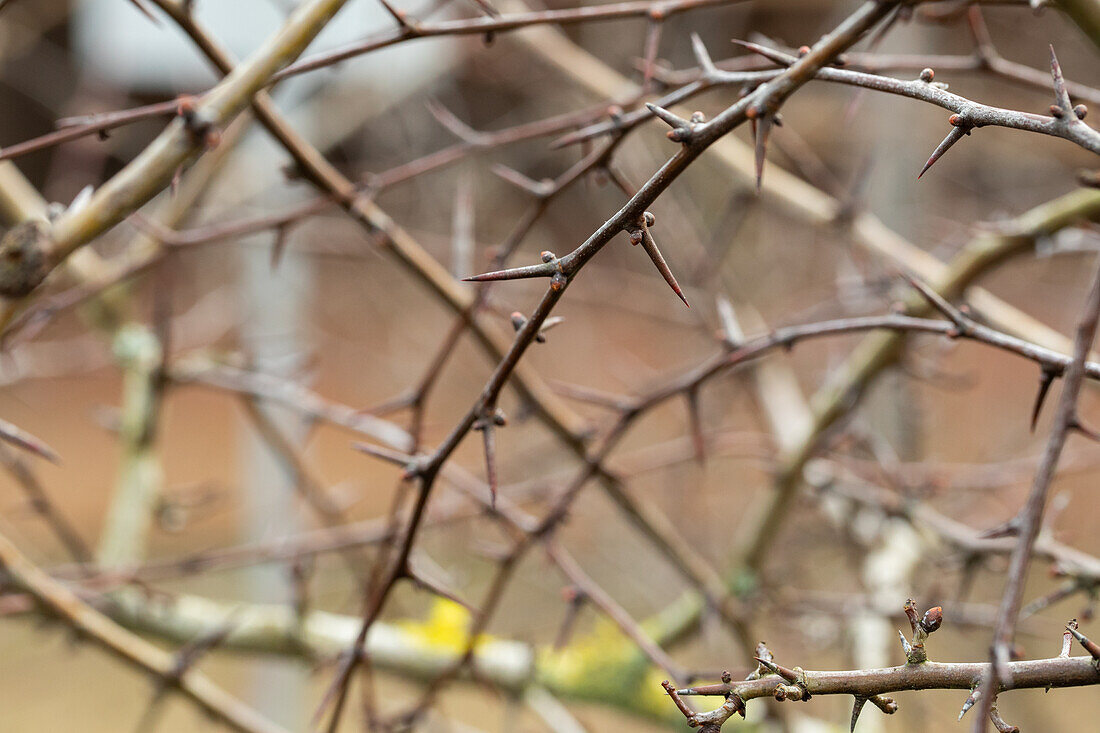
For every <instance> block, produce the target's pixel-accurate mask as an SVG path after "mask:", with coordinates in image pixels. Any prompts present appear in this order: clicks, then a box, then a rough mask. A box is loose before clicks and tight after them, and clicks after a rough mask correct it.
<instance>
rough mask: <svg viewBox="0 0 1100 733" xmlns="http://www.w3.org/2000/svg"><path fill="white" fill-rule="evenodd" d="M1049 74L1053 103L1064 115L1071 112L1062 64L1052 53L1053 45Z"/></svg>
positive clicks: (1071, 104)
mask: <svg viewBox="0 0 1100 733" xmlns="http://www.w3.org/2000/svg"><path fill="white" fill-rule="evenodd" d="M1050 76H1051V78H1052V79H1053V80H1054V103H1055V104H1057V105H1058V106H1059V107H1061V108H1062V112H1063V113H1064V114H1065V115H1069V114H1070V113H1071V109H1072V108H1073V103H1072V102H1070V101H1069V92H1067V91H1066V80H1065V77H1063V76H1062V66H1061V64H1059V63H1058V57H1057V56H1055V55H1054V45H1053V44H1051V46H1050Z"/></svg>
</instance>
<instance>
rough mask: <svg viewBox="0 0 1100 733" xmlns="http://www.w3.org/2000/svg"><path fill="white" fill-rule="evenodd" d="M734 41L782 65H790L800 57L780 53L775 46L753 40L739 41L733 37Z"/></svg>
mask: <svg viewBox="0 0 1100 733" xmlns="http://www.w3.org/2000/svg"><path fill="white" fill-rule="evenodd" d="M733 42H734V43H736V44H737V45H738V46H741V47H742V48H745V49H748V50H749V51H752V52H753V53H755V54H757V55H758V56H763V57H764V58H766V59H767V60H768V61H774V62H775V63H777V64H779V65H780V66H790V65H791V64H793V63H794V62H795V61H797V60H798V59H796V58H794V57H793V56H788V55H787V54H785V53H780V52H779V51H776V50H775V49H773V48H768V47H766V46H761V45H760V44H759V43H753V42H751V41H739V40H737V39H736V38H735V39H733Z"/></svg>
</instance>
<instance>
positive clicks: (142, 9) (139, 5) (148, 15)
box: [130, 0, 160, 25]
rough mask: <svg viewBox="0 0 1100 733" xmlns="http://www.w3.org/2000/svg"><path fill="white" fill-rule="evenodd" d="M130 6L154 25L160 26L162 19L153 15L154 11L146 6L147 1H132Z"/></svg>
mask: <svg viewBox="0 0 1100 733" xmlns="http://www.w3.org/2000/svg"><path fill="white" fill-rule="evenodd" d="M130 4H131V5H133V6H134V7H135V8H137V9H138V10H139V11H140V12H141V14H142V15H144V16H145V17H146V18H148V19H149V20H151V21H153V23H154V24H156V25H160V18H158V17H157V16H155V15H153V11H152V10H150V9H149V6H148V5H146V4H145V0H130Z"/></svg>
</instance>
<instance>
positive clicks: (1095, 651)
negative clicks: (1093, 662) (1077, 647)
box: [1066, 626, 1100, 659]
mask: <svg viewBox="0 0 1100 733" xmlns="http://www.w3.org/2000/svg"><path fill="white" fill-rule="evenodd" d="M1066 629H1067V630H1068V631H1069V633H1071V634H1073V638H1074V639H1076V640H1077V641H1079V642H1081V646H1083V647H1085V651H1087V652H1088V653H1089V654H1091V655H1092V658H1093V659H1100V645H1097V644H1096V642H1094V641H1092V640H1091V639H1089V638H1088V637H1087V636H1085V635H1084V634H1082V633H1081V632H1080V631H1078V630H1077V629H1075V628H1073V627H1072V626H1066Z"/></svg>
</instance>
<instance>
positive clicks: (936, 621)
mask: <svg viewBox="0 0 1100 733" xmlns="http://www.w3.org/2000/svg"><path fill="white" fill-rule="evenodd" d="M942 623H943V609H942V608H940V607H939V606H933V607H932V608H929V609H928V610H927V611H925V612H924V618H922V619H921V620H920V625H921V628H922V629H924V630H925V631H926V632H928V633H929V634H931V633H932V632H934V631H936V630H937V629H938V628H940V624H942Z"/></svg>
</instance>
